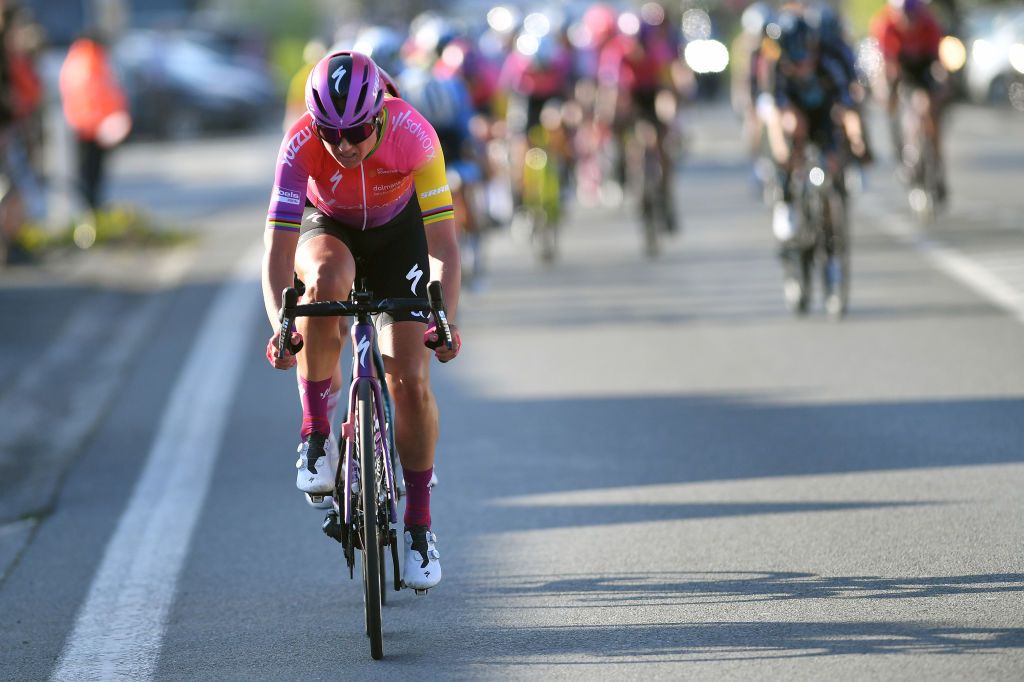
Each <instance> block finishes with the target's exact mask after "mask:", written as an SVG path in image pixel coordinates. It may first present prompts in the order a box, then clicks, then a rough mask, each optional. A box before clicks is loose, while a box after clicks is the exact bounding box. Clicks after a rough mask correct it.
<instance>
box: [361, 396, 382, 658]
mask: <svg viewBox="0 0 1024 682" xmlns="http://www.w3.org/2000/svg"><path fill="white" fill-rule="evenodd" d="M356 419H357V422H358V424H359V433H358V442H359V463H360V472H359V473H360V479H361V480H360V483H361V484H362V490H361V491H360V492H361V495H362V503H363V537H362V548H361V552H362V555H363V556H362V558H363V599H364V607H365V613H366V636H367V637H369V638H370V656H372V657H373V658H374V659H375V660H379V659H381V658H383V657H384V629H383V623H382V622H381V584H382V580H383V578H382V576H381V570H382V568H383V562H381V560H380V557H381V547H380V537H379V534H378V525H377V474H376V464H377V457H376V452H375V445H374V443H375V440H376V438H375V434H374V403H373V396H372V392H371V390H370V384H369V382H367V381H363V382H360V384H359V389H358V391H357V393H356Z"/></svg>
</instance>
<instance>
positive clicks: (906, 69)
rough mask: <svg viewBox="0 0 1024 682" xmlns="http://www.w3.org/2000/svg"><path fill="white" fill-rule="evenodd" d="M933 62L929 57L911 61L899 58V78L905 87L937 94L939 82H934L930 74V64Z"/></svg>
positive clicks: (933, 77) (910, 59)
mask: <svg viewBox="0 0 1024 682" xmlns="http://www.w3.org/2000/svg"><path fill="white" fill-rule="evenodd" d="M934 62H935V60H934V59H932V58H930V57H925V58H923V59H921V58H916V59H912V58H909V57H902V56H901V57H900V76H901V78H902V79H903V81H904V82H905V83H906V84H907V85H909V86H911V87H913V88H922V89H924V90H927V91H928V92H937V91H938V90H939V82H938V81H936V80H935V75H934V74H933V73H932V64H933V63H934Z"/></svg>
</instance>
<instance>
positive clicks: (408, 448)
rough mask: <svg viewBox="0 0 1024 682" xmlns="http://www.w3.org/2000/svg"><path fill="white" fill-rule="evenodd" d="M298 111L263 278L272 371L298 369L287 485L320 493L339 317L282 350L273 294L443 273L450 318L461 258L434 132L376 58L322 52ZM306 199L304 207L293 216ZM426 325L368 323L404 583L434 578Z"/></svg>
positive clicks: (328, 483) (330, 474)
mask: <svg viewBox="0 0 1024 682" xmlns="http://www.w3.org/2000/svg"><path fill="white" fill-rule="evenodd" d="M306 109H307V112H306V113H305V114H303V115H302V116H301V117H300V118H299V119H298V120H296V121H295V122H294V124H293V125H292V126H291V128H290V129H289V130H288V133H287V134H286V135H285V138H284V140H283V141H282V143H281V148H280V152H279V155H278V161H277V169H276V174H275V178H274V188H273V192H272V194H271V198H270V207H269V210H268V214H267V230H266V232H265V244H266V252H265V255H264V259H263V276H262V280H263V297H264V303H265V305H266V310H267V315H268V316H269V318H270V321H271V325H272V327H273V328H274V333H273V336H272V337H271V339H270V342H269V343H268V345H267V359H268V360H269V361H270V363H271V364H272V365H273V366H274V367H276V368H277V369H288V368H290V367H294V366H296V365H298V381H299V387H300V391H299V393H300V398H301V402H302V429H301V438H302V442H301V444H300V445H299V460H298V462H297V463H296V467H297V469H298V473H297V477H296V485H297V486H298V488H299V489H300V490H302V491H304V492H307V493H318V494H324V493H329V492H331V490H332V489H333V487H334V480H335V475H336V471H337V466H338V459H339V453H338V447H337V445H336V443H335V440H334V437H333V435H332V434H331V424H330V420H329V418H328V414H329V411H330V409H331V405H330V403H331V402H332V401H336V400H337V397H336V395H337V392H338V391H339V390H340V387H341V372H340V367H339V354H340V352H341V349H342V346H343V344H344V339H345V337H346V335H347V322H345V321H344V320H345V318H341V320H342V322H341V323H339V321H338V319H332V318H306V317H303V318H299V320H298V331H297V333H295V335H294V336H293V339H292V340H293V342H296V343H297V342H298V341H300V340H304V347H303V349H302V351H301V352H299V353H297V354H296V355H292V354H286V355H285V357H280V358H279V357H277V354H276V350H275V349H276V345H277V340H278V336H279V335H280V328H279V323H278V317H277V315H278V312H277V311H278V304H279V298H280V294H281V291H282V290H283V289H284V288H285V287H288V286H290V285H291V283H292V278H293V272H294V273H295V274H296V275H297V276H298V277H299V278H300V279H301V280H302V281H303V282H305V284H306V294H305V296H304V299H303V300H304V301H305V302H312V301H324V300H337V299H344V298H347V296H348V294H349V292H350V291H351V289H352V284H353V282H354V281H355V278H356V276H357V274H358V275H359V276H365V277H366V279H367V283H368V285H369V287H370V289H371V290H372V291H373V292H374V293H375V294H376V295H377V296H380V297H402V296H410V295H413V296H424V295H425V292H426V285H427V282H428V281H429V280H431V279H439V280H440V281H441V282H442V285H443V287H444V289H445V292H446V296H447V303H448V309H449V312H450V314H451V315H452V317H454V314H455V311H456V309H457V306H458V301H459V286H460V274H459V270H460V266H459V246H458V240H457V237H456V232H455V225H454V221H453V219H452V218H453V209H452V200H451V192H449V190H448V184H447V182H446V180H445V169H444V156H443V154H442V152H441V147H440V143H439V142H438V139H437V135H436V133H435V132H434V129H433V128H432V127H431V126H430V124H429V123H428V122H427V121H426V119H424V118H423V116H422V115H420V113H419V112H417V111H416V110H415V109H413V108H412V107H411V106H410V105H409V104H408V103H406V102H404V101H403V100H401V99H399V98H395V97H389V96H386V95H385V92H384V78H383V77H382V75H381V73H380V71H379V70H378V67H377V65H376V64H375V63H374V62H373V60H372V59H370V58H369V57H367V56H366V55H364V54H362V53H359V52H334V53H331V54H329V55H327V56H325V57H324V58H323V59H321V60H320V62H318V63H317V65H316V66H315V67H314V68H313V70H312V72H310V75H309V79H308V81H307V84H306ZM307 199H308V200H309V201H310V202H311V203H312V205H313V210H312V211H310V212H309V213H308V214H307V215H306V216H305V217H303V215H302V213H303V205H304V203H305V201H306V200H307ZM357 257H358V258H359V259H360V266H359V269H358V271H357V266H356V258H357ZM364 268H365V269H364ZM425 322H427V319H426V317H425V315H424V314H422V313H419V312H416V313H412V314H410V315H395V316H394V317H387V316H381V319H379V320H378V321H377V324H378V326H379V327H380V347H381V352H382V355H383V356H384V366H385V373H386V375H387V377H386V378H387V381H388V384H389V386H390V388H391V391H392V395H393V397H394V400H395V420H396V423H395V440H396V445H397V447H398V452H399V455H400V458H401V462H402V470H403V474H404V479H405V485H406V495H407V501H406V507H405V515H404V522H405V532H404V536H405V544H406V555H405V559H406V560H405V566H404V569H403V580H404V582H405V584H406V585H407V586H409V587H412V588H414V589H428V588H430V587H433V586H434V585H436V584H437V583H438V582H439V581H440V579H441V567H440V563H439V560H438V559H439V555H438V552H437V549H436V537H435V536H434V534H433V533H432V532H431V530H430V528H431V526H430V521H431V519H430V486H429V481H430V477H431V473H432V470H433V465H434V450H435V447H436V444H437V436H438V413H437V405H436V402H435V400H434V395H433V393H432V391H431V388H430V362H429V361H430V353H429V351H428V350H427V349H426V348H424V346H423V344H424V343H425V342H426V341H427V340H428V339H429V340H434V339H436V338H437V330H436V329H435V328H434V327H433V326H430V327H427V328H426V331H424V326H423V325H424V323H425ZM452 331H453V335H454V337H455V344H454V348H453V349H452V350H448V349H445V348H444V347H441V348H439V349H438V350H437V351H435V354H436V356H437V358H438V359H439V360H440V361H442V362H447V361H449V360H451V359H452V358H454V357H455V356H456V355H457V354H458V351H459V344H460V340H459V337H458V331H457V329H456V328H455V327H454V326H453V328H452Z"/></svg>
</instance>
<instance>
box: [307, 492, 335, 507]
mask: <svg viewBox="0 0 1024 682" xmlns="http://www.w3.org/2000/svg"><path fill="white" fill-rule="evenodd" d="M303 495H305V496H306V502H307V503H308V504H309V506H310V507H313V508H314V509H330V508H331V506H333V504H334V499H333V498H332V497H331V496H330V495H317V494H315V493H303Z"/></svg>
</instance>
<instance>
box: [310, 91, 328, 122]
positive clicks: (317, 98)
mask: <svg viewBox="0 0 1024 682" xmlns="http://www.w3.org/2000/svg"><path fill="white" fill-rule="evenodd" d="M313 100H314V101H315V102H316V108H317V109H319V110H320V113H321V114H323V115H324V118H329V117H330V114H328V113H327V109H325V108H324V103H323V102H321V101H320V93H319V92H317V91H316V88H313Z"/></svg>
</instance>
